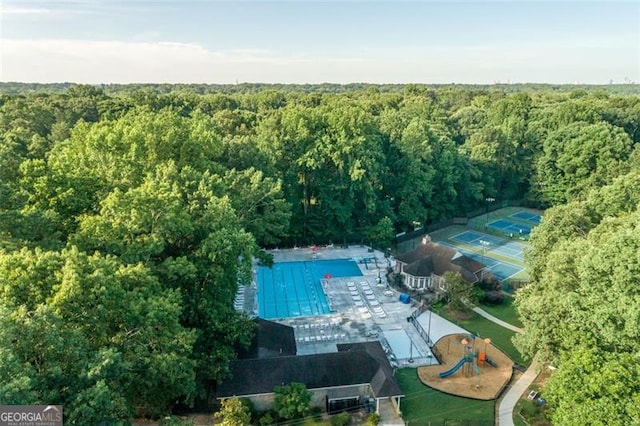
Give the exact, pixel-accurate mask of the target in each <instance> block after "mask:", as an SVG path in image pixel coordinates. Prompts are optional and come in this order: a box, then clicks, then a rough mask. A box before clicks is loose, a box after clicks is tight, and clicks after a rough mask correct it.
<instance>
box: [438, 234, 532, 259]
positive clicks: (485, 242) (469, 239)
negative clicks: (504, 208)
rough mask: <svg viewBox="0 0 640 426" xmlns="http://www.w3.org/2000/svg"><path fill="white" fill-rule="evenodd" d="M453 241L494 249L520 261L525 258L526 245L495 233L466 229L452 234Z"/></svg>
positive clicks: (488, 249) (486, 249)
mask: <svg viewBox="0 0 640 426" xmlns="http://www.w3.org/2000/svg"><path fill="white" fill-rule="evenodd" d="M450 239H452V240H453V241H457V242H461V243H465V244H470V245H473V246H476V247H480V248H482V249H483V250H485V251H487V252H488V251H493V252H496V253H500V254H501V255H503V256H507V257H511V258H514V259H517V260H519V261H523V260H524V254H523V252H522V250H523V248H524V246H523V245H522V244H521V243H519V242H516V241H510V240H505V239H504V238H500V237H496V236H494V235H487V234H481V233H480V232H475V231H465V232H463V233H461V234H457V235H454V236H452V237H451V238H450Z"/></svg>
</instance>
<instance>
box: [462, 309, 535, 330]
mask: <svg viewBox="0 0 640 426" xmlns="http://www.w3.org/2000/svg"><path fill="white" fill-rule="evenodd" d="M473 311H474V312H475V313H477V314H478V315H480V316H483V317H485V318H486V319H488V320H489V321H493V322H495V323H496V324H498V325H501V326H502V327H504V328H508V329H509V330H511V331H515V332H516V333H522V332H523V330H522V329H521V328H520V327H516V326H515V325H511V324H509V323H508V322H504V321H502V320H501V319H500V318H496V317H494V316H493V315H491V314H490V313H489V312H487V311H485V310H483V309H480V308H478V307H474V308H473Z"/></svg>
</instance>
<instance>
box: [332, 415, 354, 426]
mask: <svg viewBox="0 0 640 426" xmlns="http://www.w3.org/2000/svg"><path fill="white" fill-rule="evenodd" d="M329 423H331V426H346V425H348V424H349V423H351V416H350V415H349V413H347V412H344V411H343V412H342V413H340V414H336V415H335V416H332V417H331V420H330V422H329Z"/></svg>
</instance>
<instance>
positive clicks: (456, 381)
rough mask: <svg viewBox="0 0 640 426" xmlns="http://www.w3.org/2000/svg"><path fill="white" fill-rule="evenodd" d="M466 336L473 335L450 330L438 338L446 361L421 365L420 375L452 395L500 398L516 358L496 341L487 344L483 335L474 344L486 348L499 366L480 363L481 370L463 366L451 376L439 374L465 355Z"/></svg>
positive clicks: (423, 381) (474, 397)
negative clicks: (455, 332) (454, 332)
mask: <svg viewBox="0 0 640 426" xmlns="http://www.w3.org/2000/svg"><path fill="white" fill-rule="evenodd" d="M464 338H467V339H469V335H468V334H450V335H448V336H444V337H442V338H441V339H440V340H438V341H437V342H436V344H435V345H434V348H435V350H436V352H437V353H438V354H439V355H440V360H441V361H442V363H443V364H441V365H432V366H427V367H419V368H418V377H419V378H420V380H421V381H422V383H424V384H425V385H427V386H430V387H432V388H434V389H437V390H439V391H441V392H445V393H448V394H451V395H457V396H463V397H465V398H472V399H480V400H491V399H496V398H497V397H498V395H499V394H500V391H501V390H502V388H503V387H504V386H506V384H507V383H508V382H509V379H510V378H511V374H512V368H513V362H512V361H511V359H509V357H508V356H506V355H505V354H504V353H503V352H502V351H500V350H499V349H497V348H496V347H495V346H493V345H492V344H488V345H487V344H485V343H484V341H483V340H482V339H480V338H476V339H475V343H474V347H475V348H477V349H479V350H480V351H484V350H486V354H487V356H488V357H489V358H490V359H491V360H492V361H493V362H494V364H495V365H496V367H492V366H490V365H488V364H487V363H484V364H483V365H481V364H480V363H477V367H478V370H479V374H476V372H475V371H474V370H473V369H469V370H471V371H470V373H469V374H467V372H466V370H467V369H466V368H465V367H462V368H460V369H459V370H458V371H457V372H455V373H454V374H452V375H451V376H449V377H445V378H440V377H439V376H438V375H439V373H442V372H444V371H447V370H449V369H451V368H452V367H453V366H454V365H456V364H457V363H458V361H460V359H461V358H462V357H463V356H464V351H465V349H464V346H463V345H462V343H461V341H462V339H464Z"/></svg>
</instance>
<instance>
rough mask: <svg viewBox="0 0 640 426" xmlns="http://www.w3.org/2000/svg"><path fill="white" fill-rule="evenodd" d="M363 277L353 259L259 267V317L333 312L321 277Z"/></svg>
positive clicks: (284, 316)
mask: <svg viewBox="0 0 640 426" xmlns="http://www.w3.org/2000/svg"><path fill="white" fill-rule="evenodd" d="M327 274H329V275H331V277H333V278H337V277H356V276H362V272H360V268H359V267H358V265H357V264H356V262H354V261H353V260H349V259H334V260H314V261H305V262H281V263H275V264H274V265H273V267H272V268H269V267H266V266H260V267H258V273H257V281H258V316H260V317H261V318H288V317H299V316H311V315H322V314H328V313H330V312H331V309H330V308H329V302H328V301H327V297H326V295H325V294H324V290H323V288H322V284H321V282H320V280H321V279H322V278H324V277H325V276H326V275H327Z"/></svg>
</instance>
